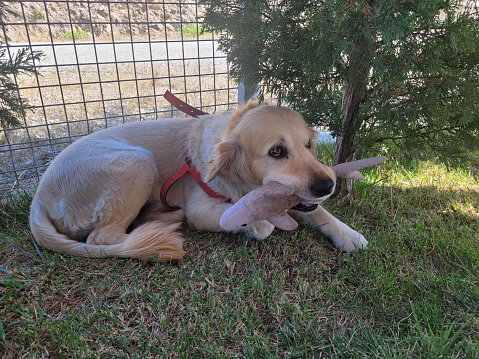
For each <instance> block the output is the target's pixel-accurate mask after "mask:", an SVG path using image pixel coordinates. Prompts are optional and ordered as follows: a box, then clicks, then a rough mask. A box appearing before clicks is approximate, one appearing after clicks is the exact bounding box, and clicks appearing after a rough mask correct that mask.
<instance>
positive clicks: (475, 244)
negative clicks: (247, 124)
mask: <svg viewBox="0 0 479 359" xmlns="http://www.w3.org/2000/svg"><path fill="white" fill-rule="evenodd" d="M363 173H365V175H366V176H365V179H364V180H362V181H356V183H355V194H354V199H353V203H352V205H350V206H345V205H344V204H342V203H341V202H339V201H334V200H332V201H330V202H329V203H327V205H326V207H327V208H328V209H329V210H330V211H331V212H332V213H334V214H335V215H336V216H338V217H339V218H341V219H342V220H344V222H346V223H348V224H350V225H351V226H352V227H354V228H356V229H357V230H359V231H361V232H362V233H363V234H364V235H365V237H366V238H367V239H368V240H369V243H370V244H369V246H368V248H367V249H366V250H364V251H360V252H357V253H354V254H347V253H345V252H343V251H341V250H338V249H336V248H334V246H333V245H332V244H331V242H329V241H328V240H327V239H326V238H325V237H324V236H322V235H321V234H319V233H318V232H316V231H314V230H313V229H311V228H309V227H304V226H303V227H300V229H299V230H297V231H294V232H285V231H280V230H277V229H276V230H275V232H274V233H273V236H272V237H270V238H268V239H266V240H264V241H255V240H252V239H246V238H244V237H241V236H234V235H227V234H208V233H203V232H194V231H190V230H188V229H187V228H186V226H184V232H185V236H186V250H187V256H186V258H185V260H183V261H181V262H175V263H155V262H144V261H141V260H135V259H127V260H125V259H114V258H106V259H89V258H74V257H69V256H65V255H60V254H57V253H53V252H50V251H48V250H45V249H44V248H41V247H38V246H36V245H35V243H34V242H33V240H32V236H31V233H30V231H29V228H28V212H29V204H30V201H31V197H30V195H28V194H22V195H17V196H11V197H10V199H9V200H8V201H7V202H5V203H3V204H2V205H1V207H0V228H1V229H0V357H2V358H19V357H26V358H42V357H45V358H56V357H59V358H77V357H78V358H155V357H159V358H161V357H164V358H202V357H205V358H296V357H298V358H323V357H324V358H431V359H436V358H441V357H442V358H479V182H478V176H479V174H478V171H477V168H475V169H474V168H473V169H472V170H471V171H470V172H468V171H463V170H447V169H446V168H445V167H443V166H442V165H438V164H435V163H434V162H415V163H412V164H408V165H404V164H400V163H397V162H396V161H394V160H390V161H388V162H387V163H386V164H384V165H382V166H379V167H378V168H375V169H371V170H369V171H363Z"/></svg>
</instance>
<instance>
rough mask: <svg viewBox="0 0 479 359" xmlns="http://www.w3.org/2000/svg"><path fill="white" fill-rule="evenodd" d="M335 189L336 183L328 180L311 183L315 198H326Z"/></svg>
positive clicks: (317, 180) (322, 179)
mask: <svg viewBox="0 0 479 359" xmlns="http://www.w3.org/2000/svg"><path fill="white" fill-rule="evenodd" d="M333 188H334V181H333V180H332V179H331V178H329V177H327V178H318V179H316V180H314V181H313V183H311V187H310V189H311V193H312V194H313V195H314V196H315V197H324V196H327V195H328V194H330V193H331V191H332V190H333Z"/></svg>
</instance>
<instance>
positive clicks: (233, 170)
mask: <svg viewBox="0 0 479 359" xmlns="http://www.w3.org/2000/svg"><path fill="white" fill-rule="evenodd" d="M208 163H209V164H210V168H209V171H208V174H207V175H206V178H205V182H210V181H211V180H212V179H213V178H215V177H216V176H221V177H223V178H225V179H228V180H231V181H236V180H239V179H240V178H241V177H242V175H243V173H244V172H246V171H248V169H247V166H246V153H245V150H244V148H243V146H242V145H241V143H240V141H239V138H238V136H234V137H231V138H229V139H227V140H224V141H221V142H220V143H218V144H216V145H215V147H214V149H213V154H212V155H211V159H210V161H209V162H208Z"/></svg>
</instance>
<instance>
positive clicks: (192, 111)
mask: <svg viewBox="0 0 479 359" xmlns="http://www.w3.org/2000/svg"><path fill="white" fill-rule="evenodd" d="M163 97H164V98H165V99H166V101H168V102H169V103H171V104H172V105H173V106H175V107H176V108H177V109H178V110H180V111H183V112H184V113H186V114H187V115H191V116H193V117H198V116H200V115H207V113H206V112H203V111H200V110H198V109H197V108H195V107H193V106H190V105H188V104H187V103H185V102H183V101H181V100H180V99H179V98H178V97H176V96H175V95H173V94H172V93H171V92H170V91H168V90H166V92H165V94H164V95H163ZM187 173H189V174H190V175H191V177H193V179H194V180H195V181H196V183H198V184H199V185H200V187H201V188H202V189H203V191H205V192H206V193H207V194H208V195H209V196H210V197H213V198H219V199H223V200H227V199H228V198H226V197H225V196H222V195H220V194H219V193H216V192H215V191H213V190H212V189H211V188H209V187H208V185H207V184H206V183H204V182H203V181H202V180H201V174H200V173H199V172H198V170H197V169H196V167H195V166H194V165H193V164H192V161H191V157H190V155H189V154H188V150H186V153H185V164H184V165H183V166H182V167H181V168H180V169H179V170H178V171H177V172H176V173H175V174H174V175H173V176H171V177H170V178H168V179H167V180H166V182H165V183H164V184H163V186H162V187H161V192H160V199H161V203H163V205H164V206H165V207H166V209H167V210H168V211H175V210H177V209H180V208H179V207H171V206H170V205H169V204H168V202H167V201H166V195H167V194H168V190H169V189H170V187H171V186H173V184H174V183H175V182H176V181H178V180H179V179H180V178H181V177H183V176H184V175H185V174H187Z"/></svg>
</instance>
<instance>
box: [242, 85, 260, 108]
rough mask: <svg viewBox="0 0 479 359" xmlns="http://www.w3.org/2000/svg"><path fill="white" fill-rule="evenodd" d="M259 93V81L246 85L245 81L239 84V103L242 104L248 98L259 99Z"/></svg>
mask: <svg viewBox="0 0 479 359" xmlns="http://www.w3.org/2000/svg"><path fill="white" fill-rule="evenodd" d="M258 94H259V83H257V84H254V85H249V86H246V85H245V84H244V83H242V82H241V83H239V84H238V104H239V105H242V104H244V103H246V102H248V100H251V99H253V100H254V99H257V98H258Z"/></svg>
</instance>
